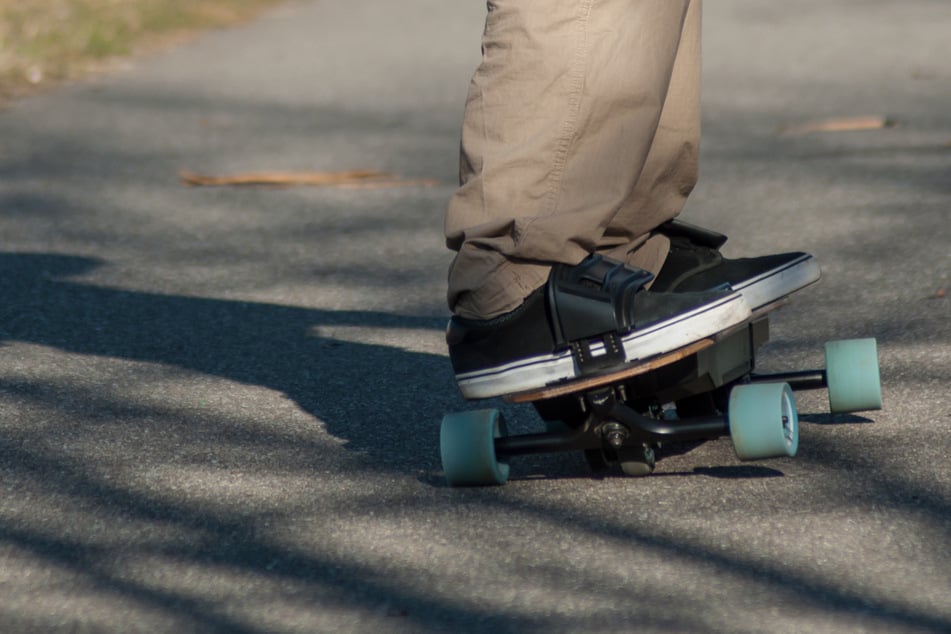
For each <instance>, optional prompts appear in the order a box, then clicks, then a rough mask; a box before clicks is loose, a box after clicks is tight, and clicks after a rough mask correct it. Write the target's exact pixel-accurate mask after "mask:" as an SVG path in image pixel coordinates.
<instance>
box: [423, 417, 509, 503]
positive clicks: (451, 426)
mask: <svg viewBox="0 0 951 634" xmlns="http://www.w3.org/2000/svg"><path fill="white" fill-rule="evenodd" d="M505 433H506V429H505V420H504V419H503V418H502V414H501V413H500V412H499V411H498V410H496V409H483V410H477V411H473V412H461V413H458V414H448V415H446V416H445V417H444V418H443V419H442V426H441V427H440V430H439V448H440V454H441V457H442V467H443V471H445V473H446V481H447V482H448V483H449V486H453V487H462V486H490V485H499V484H505V482H506V481H507V480H508V479H509V466H508V464H506V463H503V462H499V461H498V459H497V458H496V456H495V439H496V438H499V437H500V436H502V435H504V434H505Z"/></svg>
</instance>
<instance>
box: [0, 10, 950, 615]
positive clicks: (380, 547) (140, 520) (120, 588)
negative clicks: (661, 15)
mask: <svg viewBox="0 0 951 634" xmlns="http://www.w3.org/2000/svg"><path fill="white" fill-rule="evenodd" d="M705 10H706V15H705V22H706V23H705V29H706V30H705V38H706V39H705V53H706V57H705V63H706V75H705V86H704V88H705V106H706V110H705V116H704V124H705V137H704V146H703V164H702V182H701V185H700V186H699V187H698V189H697V191H696V195H695V196H694V197H693V199H692V201H691V203H690V205H689V207H688V209H687V211H686V216H687V217H688V218H689V219H691V220H694V221H696V222H698V223H700V224H704V225H707V226H711V227H715V228H718V229H721V230H723V231H724V232H726V233H727V234H729V235H730V236H731V238H730V242H729V243H728V249H727V251H728V252H729V253H731V254H733V255H738V254H750V253H765V252H770V251H777V250H786V249H792V248H796V249H804V250H808V251H811V252H813V253H815V254H816V255H817V256H818V257H819V258H820V259H821V261H822V263H823V267H824V280H823V282H822V283H821V284H820V285H818V286H816V287H813V288H811V289H809V290H807V291H805V292H803V293H802V294H801V297H799V298H798V299H797V301H796V302H794V303H793V304H792V305H791V306H790V307H788V308H786V309H785V310H784V311H781V312H780V313H779V314H778V315H777V318H776V320H775V322H774V325H773V341H772V342H771V343H770V344H769V347H768V348H767V350H766V357H765V359H764V363H765V365H766V366H768V367H771V368H782V369H796V368H799V367H802V366H804V365H809V364H820V363H821V343H822V342H823V341H825V340H829V339H836V338H843V337H853V336H874V337H877V338H878V339H879V342H880V355H881V362H882V376H883V381H884V386H885V401H886V404H885V409H884V410H883V411H880V412H874V413H869V414H865V415H859V416H831V415H828V414H827V413H825V412H826V411H827V406H826V404H825V403H824V397H823V395H822V394H821V393H808V394H802V395H800V396H799V407H800V410H801V411H802V413H803V419H804V424H803V429H802V441H801V447H800V455H799V456H798V457H797V458H795V459H789V460H775V461H767V462H762V463H753V464H741V463H739V462H737V460H736V459H735V458H734V456H733V454H732V450H731V448H730V444H729V441H728V440H726V439H724V440H721V441H717V442H712V443H708V444H705V445H703V446H701V447H699V448H697V449H695V450H693V451H690V452H688V453H685V454H682V455H678V456H670V457H668V458H666V459H664V460H662V461H661V462H660V463H659V467H658V472H657V474H656V475H655V476H653V477H651V478H648V479H643V480H629V479H623V478H620V477H608V478H601V479H598V478H593V477H591V476H590V474H589V473H588V472H587V470H586V468H585V466H584V463H583V461H582V460H581V458H580V457H578V456H570V455H562V456H542V457H533V458H524V459H517V460H515V461H514V462H513V467H512V468H513V479H512V481H511V482H510V483H509V484H507V485H506V486H504V487H500V488H492V489H477V490H452V489H449V488H446V487H445V486H444V485H443V483H442V478H441V474H440V465H439V458H438V450H437V442H438V426H439V420H440V418H441V417H442V415H443V413H445V412H448V411H454V410H460V409H464V408H466V407H472V406H473V405H471V404H466V403H464V402H463V401H462V400H461V399H460V398H459V396H458V395H457V392H456V391H455V386H454V384H453V381H452V377H451V373H450V371H449V367H448V361H447V359H446V357H445V350H444V346H443V343H442V329H443V326H444V323H445V318H446V312H445V308H444V306H443V293H444V279H445V269H446V266H447V265H448V262H449V254H448V252H446V251H445V250H444V249H443V247H442V238H441V223H442V212H443V208H444V205H445V202H446V200H447V199H448V197H449V195H450V194H451V192H452V183H453V181H454V178H455V171H456V168H455V163H456V148H457V144H458V140H457V135H458V128H459V122H460V119H461V114H462V104H463V100H464V97H465V91H466V87H467V83H468V78H469V75H470V73H471V71H472V70H473V68H474V66H475V65H476V64H477V63H478V55H479V35H480V32H481V28H482V20H483V13H484V6H483V5H482V3H480V2H477V1H473V2H468V3H461V2H445V1H443V0H406V1H404V2H398V3H397V2H391V1H390V0H347V2H326V1H310V2H291V3H289V4H287V5H286V6H284V7H281V8H278V9H277V10H275V11H273V12H271V13H269V14H267V15H265V16H264V17H263V18H261V19H260V20H258V21H257V22H255V23H253V24H250V25H247V26H245V27H241V28H237V29H233V30H229V31H223V32H215V33H210V34H208V35H206V36H204V37H202V38H200V39H198V40H196V41H194V42H192V43H190V44H188V45H185V46H183V47H181V48H179V49H177V50H175V51H172V52H169V53H167V54H164V55H161V56H158V57H155V58H151V59H147V60H139V61H137V62H136V63H135V64H134V65H133V67H132V68H130V69H127V70H125V71H122V72H118V73H116V74H113V75H110V76H108V77H102V78H98V79H95V80H92V81H88V82H83V83H80V84H76V85H72V86H66V87H63V88H61V89H59V90H56V91H54V92H52V93H50V94H46V95H43V96H39V97H34V98H31V99H27V100H24V101H20V102H18V103H16V104H13V105H12V107H10V108H8V109H6V110H5V111H2V112H0V240H2V246H0V269H2V274H0V297H2V301H0V631H2V632H138V631H141V632H176V633H184V632H238V633H263V632H340V631H353V632H377V631H386V632H390V631H392V632H429V631H453V632H464V631H471V632H481V631H492V632H562V631H563V632H586V631H591V632H595V631H597V632H602V631H623V632H626V631H643V632H707V631H729V632H801V631H830V632H897V631H901V632H947V631H951V467H949V463H948V456H949V453H951V441H949V437H951V398H949V396H948V390H949V383H951V308H949V302H951V299H948V298H947V297H946V296H942V293H941V292H939V291H942V290H944V291H946V290H947V289H948V286H949V283H951V248H949V246H948V245H949V238H951V229H949V221H951V109H949V104H951V66H949V60H951V39H949V38H948V33H949V32H951V4H948V3H947V2H943V1H939V0H879V1H877V2H869V1H867V0H839V1H836V2H822V1H819V0H789V1H787V2H783V3H762V2H757V1H755V0H718V1H717V2H709V3H707V6H706V8H705ZM632 63H633V62H632ZM856 115H888V116H890V117H893V118H894V119H896V120H897V121H898V122H899V125H898V126H897V127H893V128H889V129H884V130H872V131H864V132H839V133H814V134H798V135H788V134H787V135H784V134H781V130H782V129H783V127H784V126H788V125H794V124H800V123H802V122H807V121H812V120H815V119H821V118H826V117H841V116H856ZM183 168H186V169H191V170H195V171H203V172H209V173H231V172H239V171H251V170H335V169H350V168H375V169H384V170H390V171H393V172H397V173H399V174H401V175H403V176H405V177H408V178H417V177H422V178H436V179H439V180H440V181H441V183H442V185H440V186H437V187H407V188H394V189H380V190H354V189H314V188H311V189H307V188H293V189H280V190H276V189H274V190H269V189H189V188H185V187H182V186H181V185H180V184H179V183H178V180H177V172H178V170H180V169H183ZM506 414H507V416H508V417H509V419H510V422H511V424H512V426H513V427H514V428H515V429H520V430H527V429H531V428H533V427H536V426H538V425H539V424H540V423H539V421H538V420H537V419H536V418H535V416H534V414H533V413H532V412H531V411H530V410H529V409H527V408H512V407H506Z"/></svg>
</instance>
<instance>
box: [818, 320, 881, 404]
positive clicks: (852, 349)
mask: <svg viewBox="0 0 951 634" xmlns="http://www.w3.org/2000/svg"><path fill="white" fill-rule="evenodd" d="M826 383H827V384H828V387H829V409H830V410H831V411H832V412H833V413H834V414H839V413H845V412H860V411H863V410H872V409H882V382H881V377H880V376H879V370H878V346H877V345H876V343H875V340H874V339H846V340H842V341H830V342H829V343H827V344H826Z"/></svg>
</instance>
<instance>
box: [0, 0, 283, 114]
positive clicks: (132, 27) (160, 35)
mask: <svg viewBox="0 0 951 634" xmlns="http://www.w3.org/2000/svg"><path fill="white" fill-rule="evenodd" d="M279 1H280V0H0V98H4V97H7V98H8V97H11V96H17V95H20V94H24V93H27V92H30V91H31V90H34V89H36V88H37V87H39V86H43V85H46V84H49V83H52V82H56V81H60V80H63V79H71V78H75V77H80V76H82V75H84V74H86V73H89V72H91V71H94V70H97V69H101V68H104V67H107V66H108V64H109V63H110V62H111V61H113V60H116V59H121V58H123V57H126V56H129V55H132V54H134V53H137V52H140V51H148V50H152V49H155V48H160V47H162V46H166V45H168V44H169V43H171V42H174V41H175V40H176V39H178V38H181V37H182V36H184V35H186V34H189V33H193V32H195V31H198V30H201V29H207V28H212V27H218V26H225V25H229V24H234V23H237V22H240V21H242V20H245V19H247V18H249V17H251V16H253V15H254V14H255V13H256V12H257V11H259V10H260V9H262V8H265V7H268V6H272V5H274V4H277V3H278V2H279Z"/></svg>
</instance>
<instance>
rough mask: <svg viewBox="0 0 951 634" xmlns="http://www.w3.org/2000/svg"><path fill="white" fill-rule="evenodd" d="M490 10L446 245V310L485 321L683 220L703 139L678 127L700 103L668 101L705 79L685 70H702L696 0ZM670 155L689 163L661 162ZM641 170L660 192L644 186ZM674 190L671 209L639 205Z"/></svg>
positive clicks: (508, 2) (561, 2)
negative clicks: (565, 273)
mask: <svg viewBox="0 0 951 634" xmlns="http://www.w3.org/2000/svg"><path fill="white" fill-rule="evenodd" d="M488 7H489V14H488V17H487V20H486V30H485V35H484V37H483V50H484V55H483V62H482V64H481V66H480V67H479V69H478V70H477V72H476V74H475V77H474V78H473V80H472V84H471V86H470V92H469V98H468V100H467V104H466V114H465V120H464V125H463V139H462V161H461V181H462V185H461V187H460V188H459V190H458V191H457V193H456V194H455V195H454V196H453V199H452V201H451V202H450V205H449V210H448V212H447V217H446V236H447V244H448V245H449V246H450V248H453V249H455V250H457V251H458V254H457V256H456V258H455V261H454V262H453V265H452V268H451V270H450V276H449V302H450V306H451V308H452V309H453V311H454V312H455V313H456V314H458V315H462V316H465V317H469V318H476V319H479V318H481V319H487V318H491V317H495V316H498V315H501V314H504V313H506V312H508V311H510V310H513V309H514V308H516V307H517V306H519V305H520V304H521V303H522V302H523V301H524V300H525V298H526V297H527V296H528V295H529V294H530V293H531V292H532V291H534V290H535V289H537V288H539V287H541V286H542V285H544V284H545V281H546V280H547V279H548V276H549V273H550V270H551V266H552V264H554V263H565V264H576V263H578V262H580V261H581V260H582V259H584V258H585V257H586V256H587V255H589V254H590V253H593V252H595V251H602V252H603V251H612V250H618V249H620V250H622V251H624V252H625V258H623V259H625V260H627V261H629V262H630V261H632V260H631V256H630V254H631V253H633V252H635V251H636V250H637V247H639V246H641V245H642V243H643V242H644V240H645V239H646V234H647V233H648V232H649V231H650V230H651V229H652V228H654V227H656V226H658V225H659V224H661V223H663V222H664V221H665V220H667V219H669V218H670V217H672V216H673V215H676V213H678V212H679V209H680V206H682V204H683V198H684V197H685V196H686V192H688V191H689V188H690V187H692V181H691V182H689V183H687V181H690V179H691V178H694V179H695V174H696V169H695V157H696V145H697V143H696V139H695V137H698V136H699V124H697V125H695V126H694V125H693V124H689V125H682V124H681V120H688V119H690V117H691V113H692V112H693V110H694V109H695V108H694V107H693V106H688V107H686V108H684V109H683V112H680V111H678V109H677V108H674V107H673V105H672V104H673V101H674V98H675V97H676V99H680V98H682V97H683V95H687V96H689V95H691V94H692V91H693V92H696V93H697V94H698V90H699V89H698V88H697V87H696V86H694V87H693V88H691V87H689V86H688V85H687V84H688V83H689V82H690V81H693V80H694V78H696V81H697V82H699V78H698V75H697V73H698V71H697V70H696V69H691V68H690V65H691V64H696V65H699V2H697V1H696V0H695V1H694V2H690V1H689V0H683V1H676V0H549V1H546V2H538V1H534V2H533V1H529V0H490V2H489V3H488ZM675 69H676V70H675ZM672 77H676V81H675V82H674V83H673V84H672ZM672 86H673V90H674V92H673V93H672V94H671V96H670V97H669V96H668V92H669V89H671V87H672ZM667 112H670V113H671V114H666V113H667ZM662 113H663V114H664V115H665V116H662ZM659 125H664V126H665V127H664V128H663V132H664V133H663V134H662V139H661V140H662V143H660V144H659V145H658V149H657V150H653V149H652V148H653V145H654V144H655V136H656V134H655V133H656V132H657V130H658V126H659ZM684 135H686V136H688V137H690V138H688V139H686V140H684V139H680V140H675V137H678V136H684ZM668 148H680V149H668ZM691 152H692V154H691ZM652 153H653V154H652ZM691 156H692V161H693V164H692V165H690V160H691ZM671 157H673V158H674V159H675V160H681V161H684V163H685V165H686V168H685V169H683V170H679V171H678V170H673V171H671V169H669V167H663V166H662V164H663V163H665V162H667V161H668V160H669V159H670V158H671ZM645 169H646V170H647V171H648V172H650V173H651V174H655V175H659V176H661V177H664V178H661V180H662V181H663V182H664V183H665V185H664V186H663V187H660V188H657V187H654V186H652V185H649V184H648V183H647V182H646V180H645V178H646V175H645V174H644V173H645ZM672 174H674V175H675V176H671V175H672ZM691 175H692V176H691ZM668 176H670V177H669V178H667V177H668ZM671 190H673V191H675V194H674V195H673V196H672V197H670V198H671V202H670V203H668V204H665V205H660V206H657V207H656V208H653V207H650V206H645V205H643V204H641V203H642V201H643V200H644V199H645V198H650V195H651V193H652V192H656V191H663V192H668V191H671ZM655 197H656V195H655ZM632 219H633V221H632ZM664 250H665V249H664V248H663V245H662V246H661V247H660V248H657V247H656V246H655V248H654V249H653V252H654V255H652V256H651V257H649V258H647V259H650V260H654V261H655V262H654V264H655V270H656V266H659V263H657V262H656V260H657V258H658V257H659V255H662V254H663V252H664ZM648 251H649V250H648ZM635 262H636V261H635ZM641 264H647V263H644V262H642V263H641ZM645 268H652V267H651V266H650V265H648V266H646V267H645Z"/></svg>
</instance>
